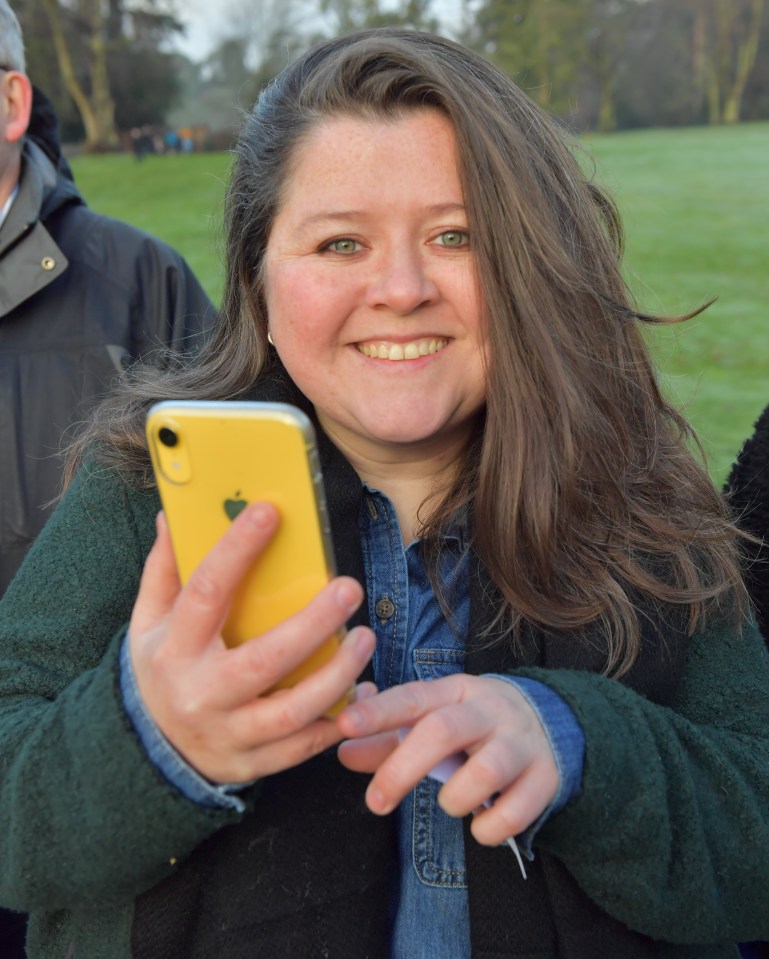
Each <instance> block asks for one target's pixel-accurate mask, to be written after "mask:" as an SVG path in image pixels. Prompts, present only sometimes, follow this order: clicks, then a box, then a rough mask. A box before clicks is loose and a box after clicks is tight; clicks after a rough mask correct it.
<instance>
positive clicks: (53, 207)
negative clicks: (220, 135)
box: [0, 0, 214, 959]
mask: <svg viewBox="0 0 769 959" xmlns="http://www.w3.org/2000/svg"><path fill="white" fill-rule="evenodd" d="M24 70H25V62H24V48H23V40H22V36H21V31H20V28H19V24H18V21H17V20H16V17H15V15H14V14H13V11H12V10H11V9H10V7H9V6H8V4H7V3H6V2H5V0H0V90H1V91H2V99H1V100H0V410H2V415H0V450H2V455H1V456H0V489H2V496H0V595H2V594H3V592H4V591H5V589H6V587H7V585H8V583H9V582H10V581H11V579H12V577H13V575H14V574H15V572H16V570H17V568H18V567H19V565H20V564H21V561H22V560H23V558H24V556H25V555H26V553H27V550H28V549H29V547H30V546H31V544H32V541H33V540H34V539H35V537H36V536H37V534H38V533H39V532H40V530H41V529H42V527H43V525H44V524H45V522H46V520H47V518H48V516H49V514H50V512H51V509H52V503H53V501H55V499H56V497H57V495H58V493H59V492H60V486H61V460H60V457H59V456H58V453H59V450H60V448H61V447H62V445H64V444H66V440H67V437H68V435H69V431H70V429H71V428H72V427H73V425H74V424H76V423H77V422H78V421H79V420H81V419H82V418H83V417H84V416H86V415H87V413H88V412H89V410H90V408H91V407H92V406H93V404H94V403H95V401H96V400H97V399H98V398H99V397H100V396H101V395H102V394H104V393H105V392H106V390H107V389H108V387H109V385H110V383H111V382H112V381H113V380H114V379H115V377H116V376H117V375H118V374H119V373H120V372H121V371H122V369H123V368H125V367H126V366H128V365H130V364H131V363H133V362H134V361H136V360H138V359H139V358H143V357H150V356H151V355H152V354H153V353H155V352H156V351H158V350H159V349H161V348H166V347H171V348H172V349H174V350H177V351H182V352H188V351H190V350H191V349H193V348H194V347H195V344H196V342H197V341H198V340H199V339H200V338H201V336H202V333H203V331H204V330H205V329H206V328H207V326H208V325H209V323H210V322H211V320H212V318H213V313H214V308H213V306H212V304H211V302H210V300H209V299H208V297H207V296H206V294H205V292H204V291H203V289H202V287H201V286H200V284H199V283H198V281H197V279H196V278H195V276H194V275H193V273H192V271H191V270H190V268H189V266H188V265H187V264H186V263H185V261H184V259H183V258H182V257H181V256H180V255H179V254H178V253H177V252H176V251H175V250H173V249H171V247H169V246H167V245H166V244H165V243H161V242H160V241H159V240H157V239H155V238H153V237H151V236H148V235H147V234H146V233H143V232H141V231H139V230H137V229H135V228H134V227H131V226H129V225H128V224H126V223H121V222H119V221H118V220H114V219H110V218H108V217H105V216H101V215H99V214H98V213H96V212H94V211H93V210H91V209H89V208H88V206H86V204H85V201H84V200H83V198H82V197H81V195H80V193H79V192H78V190H77V187H76V186H75V184H74V181H73V177H72V172H71V170H70V168H69V165H68V163H67V161H66V159H65V158H64V157H63V156H62V153H61V149H60V144H59V136H58V120H57V118H56V114H55V112H54V109H53V107H52V105H51V103H50V102H49V101H48V99H47V98H46V97H45V95H44V94H43V93H42V91H41V90H39V89H37V88H35V87H33V86H32V84H31V82H30V80H29V78H28V77H27V76H26V74H25V73H24ZM24 928H25V922H24V919H23V917H22V916H17V915H14V914H11V913H8V912H5V911H0V955H1V956H2V957H3V959H17V957H22V956H24V944H23V941H24Z"/></svg>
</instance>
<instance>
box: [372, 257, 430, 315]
mask: <svg viewBox="0 0 769 959" xmlns="http://www.w3.org/2000/svg"><path fill="white" fill-rule="evenodd" d="M377 259H378V263H377V269H376V271H375V273H374V275H373V276H372V277H371V280H370V282H369V284H368V289H367V294H366V302H367V305H368V306H369V307H371V308H372V309H376V308H386V309H388V310H391V311H392V312H393V313H397V314H398V315H399V316H407V315H408V314H409V313H413V312H414V311H415V310H417V309H418V308H419V307H420V306H424V305H427V304H430V303H434V302H435V301H436V300H437V299H438V297H439V295H440V294H439V290H438V286H437V284H436V282H435V281H434V280H433V279H432V277H431V276H430V274H429V271H428V268H427V267H428V264H427V263H426V262H425V260H424V257H423V256H422V255H421V253H420V251H419V250H418V249H398V250H393V251H391V252H389V253H382V255H381V257H379V258H377Z"/></svg>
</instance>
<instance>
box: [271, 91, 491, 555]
mask: <svg viewBox="0 0 769 959" xmlns="http://www.w3.org/2000/svg"><path fill="white" fill-rule="evenodd" d="M342 155H344V156H345V157H346V159H347V162H346V163H345V164H344V165H343V166H340V164H339V157H340V156H342ZM318 182H322V183H323V184H324V189H323V192H322V193H319V192H318V188H317V184H318ZM265 295H266V307H267V315H268V317H269V325H270V330H271V332H272V336H273V339H274V343H275V346H276V349H277V351H278V354H279V356H280V358H281V361H282V362H283V364H284V366H285V368H286V371H287V372H288V375H289V376H290V377H291V379H292V380H293V382H294V383H296V385H297V386H298V387H299V389H300V390H301V391H302V393H303V394H304V395H305V396H306V397H307V398H308V399H309V400H310V402H311V403H312V404H313V406H314V408H315V411H316V414H317V416H318V420H319V422H320V424H321V426H322V427H323V429H324V431H325V432H326V433H327V435H328V436H329V437H330V438H331V439H332V441H333V442H334V444H335V445H336V446H337V447H338V448H339V449H340V450H341V451H342V452H343V453H344V455H345V456H346V457H347V459H348V460H349V461H350V462H351V463H352V464H353V466H354V467H355V469H356V472H357V473H358V475H359V476H361V478H362V479H364V480H366V481H367V482H370V483H371V484H372V485H374V486H376V487H377V488H381V483H382V479H383V478H382V477H381V476H380V475H378V474H379V469H380V468H381V462H380V463H379V464H378V466H375V465H374V464H373V463H372V462H371V461H372V460H373V461H374V462H376V461H381V456H377V450H378V448H379V447H380V446H381V445H382V444H389V446H390V448H391V455H390V462H389V463H388V466H387V469H388V470H389V471H391V472H392V471H395V470H397V469H398V467H399V464H400V463H401V462H403V461H404V460H405V461H410V462H412V463H413V462H414V461H415V459H417V458H419V459H420V460H421V462H422V468H423V470H424V474H425V476H428V477H433V478H439V477H440V476H441V474H442V473H443V471H444V470H445V468H446V466H447V465H448V466H449V467H450V468H451V465H452V464H453V463H454V462H455V461H456V458H457V455H458V453H459V451H460V450H462V449H463V448H464V447H466V445H467V443H468V440H469V438H470V436H471V433H472V431H473V428H474V425H475V424H476V423H477V419H478V414H479V413H480V411H481V409H482V408H483V406H484V403H485V399H486V372H485V366H486V346H485V339H486V338H485V333H484V330H483V325H482V309H481V305H480V302H479V293H478V284H477V280H476V275H475V268H474V257H473V253H472V243H471V241H470V238H469V236H468V228H467V213H466V211H465V208H464V198H463V192H462V184H461V182H460V174H459V158H458V156H457V148H456V139H455V136H454V132H453V129H452V126H451V124H450V123H449V121H448V120H447V118H446V117H445V115H444V114H442V113H440V112H438V111H437V110H419V111H413V112H411V113H410V114H408V115H406V116H404V117H402V118H398V119H395V120H375V119H371V120H363V119H356V118H353V117H340V118H338V119H333V120H328V121H327V122H325V123H324V124H323V125H322V126H320V127H318V128H316V129H315V130H314V131H313V133H312V134H311V135H310V136H309V137H308V138H307V139H306V140H305V141H304V142H303V143H302V145H301V146H300V147H298V148H297V150H296V152H295V154H294V171H293V175H292V177H291V185H290V187H289V189H288V191H287V193H286V197H285V200H284V202H283V204H282V205H281V207H280V209H279V211H278V214H277V216H276V217H275V221H274V223H273V226H272V231H271V234H270V240H269V243H268V245H267V253H266V259H265ZM307 317H312V321H311V322H307ZM439 344H440V349H439ZM405 360H408V362H393V361H405ZM390 495H391V498H393V497H394V498H393V502H394V505H395V507H396V510H397V511H398V513H399V515H401V514H402V513H403V512H404V511H406V510H407V507H406V506H405V504H404V509H403V510H401V509H398V507H399V505H400V503H399V497H398V495H397V494H396V493H395V491H391V492H390ZM423 498H424V496H421V499H423ZM416 505H417V506H418V505H419V504H418V503H417V504H416ZM415 521H416V516H415V515H413V516H411V517H410V518H409V519H408V520H407V522H406V538H407V540H408V541H410V540H411V539H412V538H413V537H414V535H416V533H417V529H416V522H415Z"/></svg>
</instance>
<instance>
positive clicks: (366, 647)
mask: <svg viewBox="0 0 769 959" xmlns="http://www.w3.org/2000/svg"><path fill="white" fill-rule="evenodd" d="M354 642H355V650H356V652H358V653H360V654H361V656H366V657H368V656H370V655H371V654H372V653H373V652H374V637H373V636H372V635H371V631H370V630H368V629H366V628H365V627H361V628H360V629H357V630H356V631H355V639H354Z"/></svg>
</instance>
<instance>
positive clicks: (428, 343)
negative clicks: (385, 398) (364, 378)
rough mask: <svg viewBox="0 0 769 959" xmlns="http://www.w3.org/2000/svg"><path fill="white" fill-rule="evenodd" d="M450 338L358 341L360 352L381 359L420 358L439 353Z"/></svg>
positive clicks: (357, 346) (357, 345)
mask: <svg viewBox="0 0 769 959" xmlns="http://www.w3.org/2000/svg"><path fill="white" fill-rule="evenodd" d="M448 342H449V341H448V340H447V339H444V338H439V337H435V336H433V337H427V338H425V339H423V340H412V341H411V342H410V343H388V342H387V340H378V341H377V340H373V341H369V342H367V343H356V344H355V347H356V349H357V350H358V352H360V353H363V355H364V356H370V357H372V358H373V359H379V360H418V359H419V358H420V357H421V356H430V355H431V354H432V353H437V352H439V350H442V349H443V347H444V346H446V345H447V344H448Z"/></svg>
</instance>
